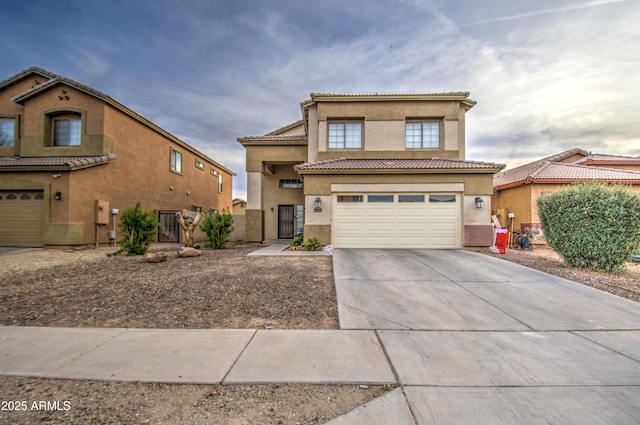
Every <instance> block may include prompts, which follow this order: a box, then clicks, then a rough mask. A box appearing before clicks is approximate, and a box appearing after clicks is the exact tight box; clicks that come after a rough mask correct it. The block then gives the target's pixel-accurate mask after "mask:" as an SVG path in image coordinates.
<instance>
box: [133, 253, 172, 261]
mask: <svg viewBox="0 0 640 425" xmlns="http://www.w3.org/2000/svg"><path fill="white" fill-rule="evenodd" d="M168 259H169V256H168V255H167V253H166V252H147V253H146V254H144V255H143V256H142V258H140V262H141V263H162V262H164V261H167V260H168Z"/></svg>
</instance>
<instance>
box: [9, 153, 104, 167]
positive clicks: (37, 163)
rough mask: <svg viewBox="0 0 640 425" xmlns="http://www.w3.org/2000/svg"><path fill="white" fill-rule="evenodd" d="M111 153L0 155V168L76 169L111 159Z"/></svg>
mask: <svg viewBox="0 0 640 425" xmlns="http://www.w3.org/2000/svg"><path fill="white" fill-rule="evenodd" d="M115 159H116V156H115V155H114V154H112V153H109V154H106V155H98V156H31V157H29V156H27V157H20V156H0V170H2V169H7V168H10V169H15V168H21V167H38V168H42V167H51V168H53V169H68V170H77V169H80V168H87V167H92V166H94V165H100V164H105V163H107V162H110V161H113V160H115Z"/></svg>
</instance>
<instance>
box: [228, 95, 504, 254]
mask: <svg viewBox="0 0 640 425" xmlns="http://www.w3.org/2000/svg"><path fill="white" fill-rule="evenodd" d="M468 96H469V94H468V93H466V92H461V93H433V94H374V95H346V94H327V93H312V94H311V99H309V100H306V101H304V102H302V103H301V109H302V120H300V121H297V122H294V123H292V124H289V125H288V126H285V127H282V128H280V129H278V130H275V131H273V132H271V133H268V134H265V135H263V136H253V137H240V138H238V142H240V143H241V144H242V145H243V146H244V147H245V148H246V170H247V186H248V187H247V190H248V194H247V213H246V214H247V215H246V219H247V223H246V232H247V235H246V236H247V240H248V241H263V240H273V239H291V238H293V237H294V236H297V235H299V234H302V233H304V237H305V239H310V238H314V237H316V238H318V240H319V241H320V243H322V244H333V245H334V246H335V247H381V248H405V247H406V248H460V247H462V246H489V245H491V244H492V238H493V234H492V225H491V206H490V201H491V194H492V179H493V174H495V173H497V172H499V171H500V170H502V169H503V168H504V165H501V164H493V163H485V162H476V161H466V160H465V114H466V112H467V111H468V110H469V109H471V108H472V107H473V106H474V105H475V102H474V101H472V100H470V99H469V97H468ZM483 204H484V207H482V205H483ZM477 205H478V206H477Z"/></svg>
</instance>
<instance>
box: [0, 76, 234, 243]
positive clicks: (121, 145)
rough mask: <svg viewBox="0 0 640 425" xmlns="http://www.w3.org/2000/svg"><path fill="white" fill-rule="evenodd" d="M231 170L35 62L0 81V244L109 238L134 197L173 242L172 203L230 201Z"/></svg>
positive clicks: (223, 204) (200, 206)
mask: <svg viewBox="0 0 640 425" xmlns="http://www.w3.org/2000/svg"><path fill="white" fill-rule="evenodd" d="M234 175H235V174H234V173H233V172H232V171H230V170H228V169H227V168H225V167H224V166H222V165H220V164H219V163H217V162H216V161H214V160H213V159H211V158H209V157H207V156H206V155H204V154H203V153H201V152H199V151H198V150H196V149H194V148H193V147H191V146H189V145H188V144H186V143H185V142H183V141H181V140H180V139H178V138H177V137H175V136H173V135H172V134H170V133H168V132H167V131H166V130H163V129H162V128H160V127H158V126H156V125H155V124H153V123H151V122H150V121H148V120H146V119H145V118H143V117H142V116H140V115H138V114H137V113H135V112H134V111H132V110H130V109H128V108H127V107H125V106H123V105H122V104H120V103H118V102H117V101H115V100H114V99H112V98H111V97H109V96H107V95H106V94H104V93H102V92H100V91H98V90H95V89H93V88H91V87H87V86H85V85H83V84H80V83H78V82H76V81H73V80H71V79H69V78H66V77H63V76H60V75H57V74H54V73H52V72H49V71H47V70H44V69H41V68H36V67H33V68H29V69H27V70H25V71H23V72H20V73H19V74H17V75H14V76H12V77H9V78H8V79H6V80H4V81H2V82H0V246H43V245H64V246H66V245H81V244H97V243H108V242H111V241H112V240H113V239H114V237H115V238H118V236H117V233H115V232H114V231H116V230H117V225H118V217H119V213H120V212H122V210H123V209H125V208H129V207H133V206H134V205H135V204H136V202H137V201H140V202H141V204H142V208H143V209H145V210H153V211H154V212H155V213H156V214H158V217H159V218H160V219H161V220H162V224H163V227H162V228H161V230H160V233H159V240H161V241H176V242H177V241H178V238H180V236H179V235H180V232H179V227H178V226H177V224H176V221H175V218H174V214H175V212H176V211H180V210H182V209H186V210H202V211H207V210H209V209H216V210H222V209H223V208H231V197H232V193H231V188H232V176H234Z"/></svg>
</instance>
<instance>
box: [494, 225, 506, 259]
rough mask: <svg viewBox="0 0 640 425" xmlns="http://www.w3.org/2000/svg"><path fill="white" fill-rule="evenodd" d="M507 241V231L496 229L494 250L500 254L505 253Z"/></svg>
mask: <svg viewBox="0 0 640 425" xmlns="http://www.w3.org/2000/svg"><path fill="white" fill-rule="evenodd" d="M508 239H509V230H508V229H496V248H497V249H498V252H500V254H504V253H505V252H507V240H508Z"/></svg>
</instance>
